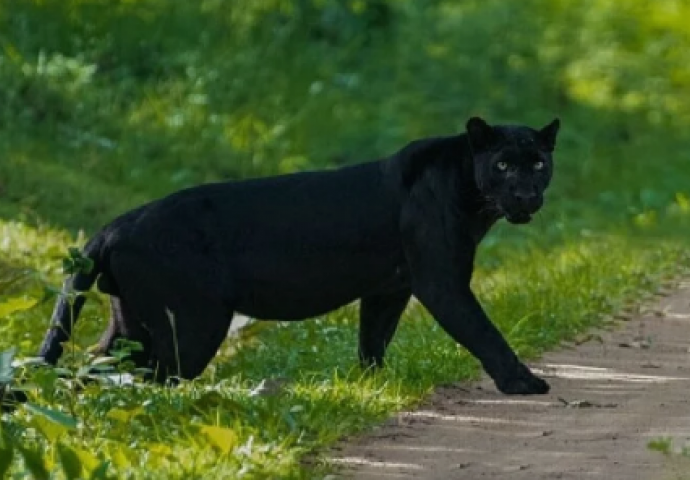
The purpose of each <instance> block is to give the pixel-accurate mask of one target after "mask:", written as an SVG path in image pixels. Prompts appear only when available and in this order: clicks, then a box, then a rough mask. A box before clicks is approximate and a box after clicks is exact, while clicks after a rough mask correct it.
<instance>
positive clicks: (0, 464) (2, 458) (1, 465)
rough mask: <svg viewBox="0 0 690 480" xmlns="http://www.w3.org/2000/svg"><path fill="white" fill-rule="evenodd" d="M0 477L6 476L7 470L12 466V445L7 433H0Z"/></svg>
mask: <svg viewBox="0 0 690 480" xmlns="http://www.w3.org/2000/svg"><path fill="white" fill-rule="evenodd" d="M0 441H1V442H2V443H0V478H6V475H7V472H8V471H9V470H10V467H11V466H12V459H13V458H14V447H13V446H12V442H11V441H10V439H9V437H7V435H2V436H1V438H0Z"/></svg>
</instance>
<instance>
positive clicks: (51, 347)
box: [38, 235, 103, 365]
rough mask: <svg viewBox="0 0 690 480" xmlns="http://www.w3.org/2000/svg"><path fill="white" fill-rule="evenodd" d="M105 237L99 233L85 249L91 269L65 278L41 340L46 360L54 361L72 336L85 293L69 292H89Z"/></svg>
mask: <svg viewBox="0 0 690 480" xmlns="http://www.w3.org/2000/svg"><path fill="white" fill-rule="evenodd" d="M102 250H103V237H102V235H96V236H95V237H93V238H92V239H91V241H89V242H88V243H87V244H86V246H85V247H84V250H83V252H82V253H83V255H84V256H85V257H87V258H89V259H91V261H92V262H93V266H92V268H91V270H90V271H89V272H88V273H76V274H74V275H72V276H71V277H70V278H68V279H67V280H65V283H64V284H63V287H62V293H61V294H60V295H59V296H58V299H57V301H56V303H55V308H54V310H53V315H52V316H51V319H50V328H49V329H48V331H47V332H46V335H45V337H44V338H43V343H42V344H41V349H40V351H39V354H38V355H39V356H40V357H42V358H43V359H44V360H45V362H46V363H49V364H51V365H55V364H56V363H57V361H58V359H59V358H60V355H62V343H63V342H66V341H67V340H69V338H70V335H71V334H72V327H73V326H74V324H75V323H77V319H78V318H79V312H80V311H81V309H82V307H83V306H84V302H85V301H86V297H85V296H84V295H80V294H79V293H77V295H76V296H73V297H72V298H69V295H67V293H68V292H86V291H88V290H89V289H90V288H91V287H92V286H93V284H94V283H95V282H96V278H98V275H99V274H100V273H101V271H102V268H103V261H102Z"/></svg>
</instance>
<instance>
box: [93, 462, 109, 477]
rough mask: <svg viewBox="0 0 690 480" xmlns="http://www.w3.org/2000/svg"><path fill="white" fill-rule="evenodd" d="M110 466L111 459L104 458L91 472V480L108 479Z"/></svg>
mask: <svg viewBox="0 0 690 480" xmlns="http://www.w3.org/2000/svg"><path fill="white" fill-rule="evenodd" d="M109 466H110V460H103V461H102V462H101V463H100V464H99V465H98V466H97V467H96V468H94V469H93V471H92V472H91V476H89V479H90V480H106V479H107V478H108V467H109Z"/></svg>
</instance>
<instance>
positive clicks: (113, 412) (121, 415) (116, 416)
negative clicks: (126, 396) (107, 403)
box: [106, 407, 144, 423]
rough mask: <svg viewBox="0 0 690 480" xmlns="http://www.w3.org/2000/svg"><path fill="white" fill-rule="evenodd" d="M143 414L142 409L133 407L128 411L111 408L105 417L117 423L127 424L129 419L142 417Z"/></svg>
mask: <svg viewBox="0 0 690 480" xmlns="http://www.w3.org/2000/svg"><path fill="white" fill-rule="evenodd" d="M143 413H144V408H143V407H135V408H130V409H124V408H111V409H110V411H108V413H107V414H106V417H108V418H112V419H113V420H117V421H118V422H122V423H128V422H129V421H130V420H131V419H133V418H134V417H136V416H137V415H142V414H143Z"/></svg>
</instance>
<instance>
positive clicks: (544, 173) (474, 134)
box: [467, 117, 560, 223]
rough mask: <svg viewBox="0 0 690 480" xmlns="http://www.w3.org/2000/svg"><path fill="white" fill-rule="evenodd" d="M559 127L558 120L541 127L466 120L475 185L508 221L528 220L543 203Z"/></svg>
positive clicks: (475, 119)
mask: <svg viewBox="0 0 690 480" xmlns="http://www.w3.org/2000/svg"><path fill="white" fill-rule="evenodd" d="M559 126H560V122H559V120H558V119H555V120H553V121H552V122H551V123H550V124H548V125H547V126H545V127H544V128H542V129H541V130H534V129H532V128H529V127H523V126H502V125H501V126H490V125H488V124H487V123H486V122H485V121H484V120H482V119H481V118H478V117H473V118H470V119H469V121H468V122H467V135H468V138H469V142H470V146H471V149H472V155H473V159H474V160H473V161H474V175H475V181H476V183H477V187H478V188H479V191H480V193H481V194H482V195H483V196H484V199H485V200H486V201H488V202H489V203H490V204H491V206H492V207H495V208H496V209H497V210H498V211H499V213H500V214H501V215H503V216H505V218H506V220H508V221H509V222H510V223H528V222H529V221H530V220H531V219H532V215H534V214H535V213H536V212H537V211H538V210H539V209H540V208H541V206H542V204H543V203H544V190H546V187H548V185H549V182H550V181H551V175H552V173H553V159H552V158H551V156H552V153H553V150H554V146H555V144H556V134H557V133H558V128H559Z"/></svg>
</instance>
